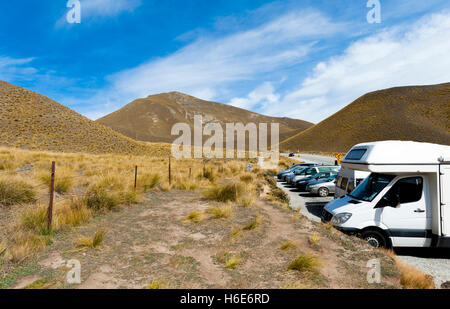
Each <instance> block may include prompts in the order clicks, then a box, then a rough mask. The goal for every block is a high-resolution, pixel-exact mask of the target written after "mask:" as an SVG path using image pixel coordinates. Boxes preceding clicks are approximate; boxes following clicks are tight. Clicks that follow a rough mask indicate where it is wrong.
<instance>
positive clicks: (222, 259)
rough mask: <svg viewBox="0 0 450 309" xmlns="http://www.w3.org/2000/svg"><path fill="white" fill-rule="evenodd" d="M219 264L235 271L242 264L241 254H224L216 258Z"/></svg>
mask: <svg viewBox="0 0 450 309" xmlns="http://www.w3.org/2000/svg"><path fill="white" fill-rule="evenodd" d="M216 259H217V261H218V262H219V263H221V264H223V266H224V267H225V268H228V269H235V268H236V267H237V266H238V265H239V264H240V263H242V255H241V254H233V253H230V252H223V253H220V254H219V255H217V256H216Z"/></svg>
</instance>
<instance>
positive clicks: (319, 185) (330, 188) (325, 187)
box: [306, 175, 337, 197]
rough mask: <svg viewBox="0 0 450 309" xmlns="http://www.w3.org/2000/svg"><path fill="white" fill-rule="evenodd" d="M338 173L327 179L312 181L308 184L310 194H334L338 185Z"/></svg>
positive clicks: (321, 195)
mask: <svg viewBox="0 0 450 309" xmlns="http://www.w3.org/2000/svg"><path fill="white" fill-rule="evenodd" d="M336 177H337V175H333V176H330V177H329V178H327V179H322V180H316V181H311V182H310V183H309V184H308V185H307V186H306V191H307V192H309V193H310V194H315V195H319V196H320V197H327V196H328V195H330V194H334V188H335V187H336Z"/></svg>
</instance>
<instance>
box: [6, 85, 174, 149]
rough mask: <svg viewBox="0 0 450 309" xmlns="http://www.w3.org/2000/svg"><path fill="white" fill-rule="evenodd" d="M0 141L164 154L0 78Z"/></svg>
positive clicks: (40, 146)
mask: <svg viewBox="0 0 450 309" xmlns="http://www.w3.org/2000/svg"><path fill="white" fill-rule="evenodd" d="M0 145H2V146H12V147H17V148H24V149H31V150H48V151H60V152H89V153H119V154H149V155H158V154H166V153H168V151H169V146H168V145H149V144H145V143H140V142H136V141H133V140H132V139H130V138H128V137H125V136H123V135H122V134H119V133H117V132H115V131H113V130H111V129H110V128H108V127H105V126H103V125H101V124H99V123H96V122H94V121H91V120H89V119H87V118H85V117H83V116H81V115H79V114H78V113H76V112H74V111H73V110H71V109H69V108H67V107H65V106H63V105H61V104H59V103H57V102H55V101H53V100H51V99H50V98H47V97H45V96H43V95H40V94H38V93H35V92H33V91H29V90H27V89H24V88H21V87H17V86H14V85H12V84H9V83H7V82H3V81H0Z"/></svg>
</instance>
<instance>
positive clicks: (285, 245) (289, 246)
mask: <svg viewBox="0 0 450 309" xmlns="http://www.w3.org/2000/svg"><path fill="white" fill-rule="evenodd" d="M295 246H296V245H295V243H294V242H293V241H290V240H288V241H286V242H285V243H283V244H282V245H281V246H280V249H281V250H288V249H292V248H294V247H295Z"/></svg>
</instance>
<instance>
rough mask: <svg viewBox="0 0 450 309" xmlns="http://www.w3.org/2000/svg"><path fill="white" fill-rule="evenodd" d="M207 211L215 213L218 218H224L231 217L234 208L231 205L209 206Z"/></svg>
mask: <svg viewBox="0 0 450 309" xmlns="http://www.w3.org/2000/svg"><path fill="white" fill-rule="evenodd" d="M206 212H207V213H209V214H211V215H213V217H214V218H216V219H224V218H229V217H231V214H232V213H233V208H232V207H231V206H223V207H209V208H208V209H207V210H206Z"/></svg>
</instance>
